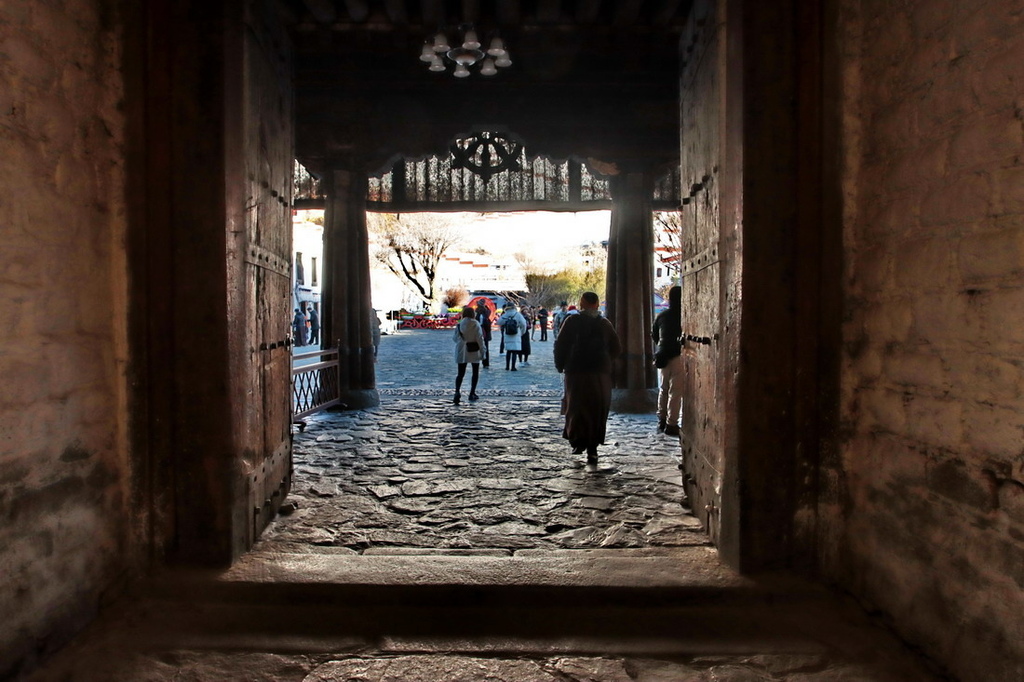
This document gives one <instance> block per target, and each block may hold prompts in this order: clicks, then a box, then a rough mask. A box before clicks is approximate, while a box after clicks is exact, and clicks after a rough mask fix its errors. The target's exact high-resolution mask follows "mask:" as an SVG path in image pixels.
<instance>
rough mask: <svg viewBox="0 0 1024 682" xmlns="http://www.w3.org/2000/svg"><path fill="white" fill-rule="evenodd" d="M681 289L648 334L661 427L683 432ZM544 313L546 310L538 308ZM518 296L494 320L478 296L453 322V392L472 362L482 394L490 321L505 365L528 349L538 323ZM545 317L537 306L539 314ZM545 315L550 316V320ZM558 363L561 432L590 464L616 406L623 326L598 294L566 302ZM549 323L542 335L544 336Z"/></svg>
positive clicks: (558, 316) (557, 332) (473, 384)
mask: <svg viewBox="0 0 1024 682" xmlns="http://www.w3.org/2000/svg"><path fill="white" fill-rule="evenodd" d="M681 299H682V291H681V289H680V288H679V287H673V288H672V289H671V290H670V292H669V307H668V309H667V310H665V311H664V312H662V313H660V314H659V315H658V316H657V318H655V321H654V326H653V328H652V330H651V335H652V337H653V339H654V343H655V345H656V352H655V356H654V358H655V365H656V366H657V367H658V369H659V373H660V375H661V377H660V379H661V380H660V386H659V392H658V430H659V431H661V432H663V433H665V434H666V435H678V434H679V416H680V405H681V397H682V359H681V353H682V345H681V340H680V337H681V336H682V331H681V326H682V319H681ZM541 310H543V311H544V312H545V313H546V312H547V311H546V310H544V309H543V308H541ZM524 312H526V311H519V310H518V309H517V307H516V306H515V305H514V304H509V305H507V306H506V307H505V310H504V311H503V312H502V314H501V315H500V316H499V317H498V318H497V319H496V320H494V322H493V324H492V322H491V315H490V310H489V309H488V308H487V307H486V305H484V304H483V303H481V304H480V305H479V306H478V307H477V308H475V309H474V308H470V307H467V308H465V309H463V311H462V319H461V320H460V321H459V323H458V324H457V325H456V327H455V332H454V334H453V337H452V338H453V340H454V342H455V363H456V366H457V373H456V376H455V398H454V402H455V404H456V405H458V404H459V403H460V402H461V401H462V384H463V381H464V379H465V376H466V368H467V366H472V374H471V379H470V391H469V399H470V400H471V401H475V400H478V399H479V395H478V394H477V392H476V389H477V384H478V383H479V380H480V365H481V363H482V364H484V366H485V367H486V366H487V360H488V345H489V342H490V340H491V329H492V327H493V326H497V328H498V330H499V331H500V333H501V335H502V347H503V351H504V353H505V369H506V370H508V371H512V372H514V371H516V359H517V358H518V357H522V358H523V361H522V364H523V365H526V364H527V360H526V358H528V357H529V355H530V340H531V339H530V334H531V329H532V326H533V323H532V321H531V319H530V318H529V317H528V316H527V315H525V314H524ZM536 317H537V318H538V319H539V318H540V311H538V314H537V316H536ZM545 323H546V320H545ZM553 323H554V325H553V335H554V339H555V344H554V359H555V369H557V370H558V372H559V373H560V374H563V375H564V392H563V397H562V414H563V415H564V417H565V426H564V428H563V429H562V437H563V438H565V439H566V440H568V441H569V445H570V446H571V447H572V452H573V454H577V455H578V454H582V453H584V452H585V453H586V455H587V462H588V463H589V464H596V463H597V447H598V446H599V445H601V444H603V443H604V439H605V431H606V427H607V423H608V413H609V412H610V410H611V396H612V363H613V362H614V360H615V359H616V358H617V357H618V356H619V355H620V354H621V353H622V346H621V344H620V342H619V337H618V334H616V332H615V327H613V326H612V324H611V322H609V321H608V320H607V319H605V318H604V317H602V316H601V311H600V299H599V298H598V296H597V294H596V293H594V292H592V291H588V292H586V293H584V294H583V295H582V296H581V297H580V303H579V308H578V309H577V308H576V306H568V305H567V303H566V302H565V301H563V302H562V304H561V306H560V307H559V310H558V311H557V312H556V313H555V315H554V320H553ZM546 327H547V325H546V324H544V325H543V326H542V327H541V329H542V330H544V332H545V333H543V336H542V338H541V340H542V341H543V340H546V336H547V335H546Z"/></svg>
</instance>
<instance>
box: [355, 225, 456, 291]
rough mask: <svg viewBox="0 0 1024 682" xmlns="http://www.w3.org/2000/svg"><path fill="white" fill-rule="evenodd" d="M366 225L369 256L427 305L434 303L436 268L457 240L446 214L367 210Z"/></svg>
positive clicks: (454, 230)
mask: <svg viewBox="0 0 1024 682" xmlns="http://www.w3.org/2000/svg"><path fill="white" fill-rule="evenodd" d="M367 226H368V228H369V231H370V235H371V240H372V241H373V242H374V244H375V246H374V250H373V257H374V258H375V259H376V260H377V261H378V262H380V263H381V264H383V265H384V266H385V267H387V269H388V270H390V271H391V272H392V273H394V275H395V276H396V277H398V278H399V279H400V280H401V281H402V282H403V283H404V284H405V285H406V286H407V287H409V288H410V289H411V290H412V291H413V292H414V293H416V294H418V295H419V296H420V297H421V298H422V299H423V303H424V307H427V308H429V307H430V305H431V304H432V303H433V302H434V297H435V295H436V291H435V290H434V282H435V280H436V279H437V267H438V264H439V263H440V262H441V259H442V258H444V255H445V254H446V253H447V252H448V250H449V249H450V248H451V247H452V246H453V245H454V244H455V242H456V241H458V239H459V236H460V234H459V230H458V229H457V228H456V227H455V225H454V224H453V223H452V222H451V221H450V219H449V218H448V217H447V216H444V215H438V214H435V213H416V214H401V215H400V214H395V213H370V214H368V215H367Z"/></svg>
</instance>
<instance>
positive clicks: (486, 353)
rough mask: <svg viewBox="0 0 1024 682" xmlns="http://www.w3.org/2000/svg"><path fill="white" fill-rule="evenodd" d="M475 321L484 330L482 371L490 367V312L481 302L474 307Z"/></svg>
mask: <svg viewBox="0 0 1024 682" xmlns="http://www.w3.org/2000/svg"><path fill="white" fill-rule="evenodd" d="M476 321H477V322H479V323H480V326H481V327H482V328H483V330H484V348H483V362H482V363H481V364H482V365H483V366H484V369H486V368H488V367H490V366H491V311H490V309H489V308H488V307H487V304H486V303H484V302H483V301H480V303H478V304H477V306H476Z"/></svg>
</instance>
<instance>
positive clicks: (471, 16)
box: [462, 0, 480, 24]
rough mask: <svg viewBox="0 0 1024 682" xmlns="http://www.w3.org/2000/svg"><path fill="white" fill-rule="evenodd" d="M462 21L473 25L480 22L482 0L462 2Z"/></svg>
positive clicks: (464, 0) (463, 0)
mask: <svg viewBox="0 0 1024 682" xmlns="http://www.w3.org/2000/svg"><path fill="white" fill-rule="evenodd" d="M462 21H464V22H467V21H468V22H469V23H472V24H475V23H477V22H479V21H480V0H462Z"/></svg>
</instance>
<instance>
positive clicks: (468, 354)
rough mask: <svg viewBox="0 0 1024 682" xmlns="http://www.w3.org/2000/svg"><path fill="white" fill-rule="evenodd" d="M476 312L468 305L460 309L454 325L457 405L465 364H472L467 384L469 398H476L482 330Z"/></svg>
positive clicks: (482, 340) (482, 341)
mask: <svg viewBox="0 0 1024 682" xmlns="http://www.w3.org/2000/svg"><path fill="white" fill-rule="evenodd" d="M475 318H476V313H475V312H474V311H473V309H472V308H470V307H468V306H467V307H465V308H463V309H462V319H461V320H459V323H458V324H457V325H455V334H454V335H453V336H452V339H453V340H454V341H455V364H456V366H457V367H458V373H457V374H456V375H455V399H454V400H453V402H454V403H455V404H456V405H458V404H459V403H460V402H462V380H463V379H464V378H465V376H466V365H467V364H470V363H471V364H472V365H473V377H472V379H471V380H470V385H469V399H470V400H477V399H478V398H479V397H480V396H478V395H477V394H476V385H477V382H478V381H479V380H480V359H481V358H482V357H483V343H484V330H483V327H481V326H480V323H479V322H477V321H476V319H475Z"/></svg>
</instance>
